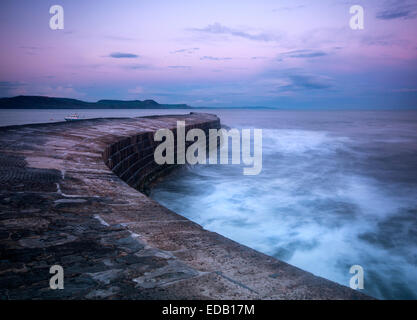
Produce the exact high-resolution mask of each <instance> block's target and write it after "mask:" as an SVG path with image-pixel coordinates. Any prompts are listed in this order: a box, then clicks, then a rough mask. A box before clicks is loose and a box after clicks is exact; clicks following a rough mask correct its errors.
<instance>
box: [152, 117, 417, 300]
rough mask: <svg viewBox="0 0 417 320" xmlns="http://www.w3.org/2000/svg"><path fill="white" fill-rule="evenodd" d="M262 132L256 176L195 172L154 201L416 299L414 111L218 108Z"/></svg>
mask: <svg viewBox="0 0 417 320" xmlns="http://www.w3.org/2000/svg"><path fill="white" fill-rule="evenodd" d="M216 113H217V114H218V115H219V116H220V117H221V120H222V123H223V124H225V125H227V126H229V127H233V128H261V129H263V170H262V172H261V174H259V175H258V176H244V175H243V173H242V168H243V165H242V166H239V165H196V166H193V167H191V166H188V167H186V168H183V169H180V170H178V171H176V172H174V173H173V174H172V175H170V176H168V177H166V178H164V179H163V180H162V181H161V182H160V183H158V184H157V185H156V186H155V188H154V189H153V191H152V194H151V197H152V198H154V199H155V200H157V201H159V202H160V203H161V204H163V205H165V206H166V207H168V208H170V209H172V210H174V211H175V212H177V213H179V214H182V215H184V216H185V217H187V218H189V219H191V220H193V221H195V222H197V223H199V224H200V225H202V226H203V227H204V228H206V229H208V230H210V231H214V232H217V233H219V234H222V235H224V236H226V237H228V238H231V239H233V240H235V241H237V242H239V243H242V244H244V245H247V246H249V247H251V248H254V249H256V250H259V251H261V252H263V253H266V254H268V255H271V256H273V257H276V258H278V259H281V260H283V261H286V262H288V263H290V264H292V265H295V266H297V267H299V268H302V269H304V270H307V271H309V272H312V273H314V274H315V275H318V276H322V277H324V278H327V279H330V280H333V281H336V282H338V283H340V284H343V285H346V286H349V280H350V278H351V277H352V275H351V274H350V273H349V269H350V267H351V266H352V265H360V266H362V267H363V269H364V274H365V278H364V280H365V283H364V286H365V289H364V292H365V293H367V294H369V295H371V296H373V297H377V298H385V299H388V298H390V299H402V298H405V299H411V298H413V299H415V298H417V113H416V112H411V111H401V112H391V111H378V112H375V111H358V112H356V111H349V112H343V111H328V112H323V111H316V112H314V111H313V112H306V111H249V110H240V111H226V110H223V111H218V112H216Z"/></svg>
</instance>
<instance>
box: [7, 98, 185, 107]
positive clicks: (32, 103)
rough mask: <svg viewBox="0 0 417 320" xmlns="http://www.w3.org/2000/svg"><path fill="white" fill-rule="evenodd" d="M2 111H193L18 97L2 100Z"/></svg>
mask: <svg viewBox="0 0 417 320" xmlns="http://www.w3.org/2000/svg"><path fill="white" fill-rule="evenodd" d="M0 109H191V106H189V105H187V104H159V103H158V102H156V101H154V100H143V101H141V100H130V101H126V100H99V101H97V102H86V101H82V100H77V99H68V98H53V97H45V96H17V97H12V98H0Z"/></svg>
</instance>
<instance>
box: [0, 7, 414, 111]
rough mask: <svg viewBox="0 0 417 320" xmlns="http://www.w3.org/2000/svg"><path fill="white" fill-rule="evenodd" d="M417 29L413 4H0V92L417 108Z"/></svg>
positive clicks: (204, 103)
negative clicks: (57, 15)
mask: <svg viewBox="0 0 417 320" xmlns="http://www.w3.org/2000/svg"><path fill="white" fill-rule="evenodd" d="M52 5H61V6H62V7H63V9H64V29H62V30H52V29H51V28H50V26H49V21H50V19H51V17H52V16H53V15H52V14H50V13H49V9H50V7H51V6H52ZM352 5H361V6H362V7H363V9H364V29H362V30H352V29H351V27H350V24H349V21H350V19H351V17H352V14H351V13H350V12H349V9H350V7H351V6H352ZM416 35H417V1H416V0H413V1H410V0H402V1H398V0H396V1H395V0H356V1H346V0H317V1H311V0H251V1H249V0H239V1H235V0H227V1H226V0H209V1H208V0H200V1H195V0H194V1H193V0H153V1H150V0H118V1H109V0H88V1H85V0H54V1H45V0H36V1H29V0H2V1H1V2H0V41H1V42H0V43H1V50H0V97H10V96H16V95H47V96H53V97H69V98H77V99H82V100H86V101H96V100H100V99H122V100H136V99H139V100H145V99H154V100H156V101H158V102H160V103H187V104H189V105H192V106H195V107H247V106H265V107H275V108H289V109H297V108H301V109H320V108H325V109H329V108H330V109H368V108H371V109H374V108H376V109H404V108H415V109H417V37H416Z"/></svg>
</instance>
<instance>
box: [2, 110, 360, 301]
mask: <svg viewBox="0 0 417 320" xmlns="http://www.w3.org/2000/svg"><path fill="white" fill-rule="evenodd" d="M177 121H185V124H186V126H187V129H190V128H202V129H204V130H208V129H209V128H217V127H218V126H219V125H220V122H219V118H218V117H216V116H215V115H210V114H202V113H192V114H187V115H175V116H174V115H173V116H169V115H165V116H154V117H144V118H115V119H90V120H82V121H77V122H72V123H65V122H60V123H49V124H36V125H35V124H34V125H24V126H12V127H0V299H367V298H368V297H367V296H365V295H363V294H361V293H359V292H357V291H354V290H352V289H350V288H348V287H345V286H341V285H339V284H336V283H334V282H331V281H328V280H326V279H323V278H320V277H316V276H314V275H313V274H311V273H308V272H305V271H303V270H300V269H298V268H296V267H294V266H291V265H289V264H287V263H285V262H282V261H279V260H276V259H274V258H272V257H270V256H267V255H265V254H262V253H260V252H257V251H255V250H252V249H250V248H248V247H246V246H243V245H241V244H239V243H236V242H234V241H232V240H230V239H227V238H225V237H223V236H221V235H219V234H217V233H214V232H210V231H208V230H205V229H203V228H202V227H201V226H199V225H198V224H196V223H194V222H192V221H190V220H188V219H186V218H184V217H183V216H181V212H178V213H176V212H172V211H171V210H168V209H167V208H165V207H163V206H161V205H160V204H159V203H157V202H155V201H153V200H152V199H150V198H148V197H147V196H146V195H145V194H143V193H141V192H139V191H138V190H145V191H146V188H147V187H146V186H147V185H148V184H149V182H150V181H152V180H153V179H154V178H155V177H156V176H158V175H159V174H164V173H166V172H165V170H168V169H169V168H168V167H159V166H156V164H155V163H154V162H153V150H154V148H155V146H156V144H155V143H154V142H153V134H154V132H156V131H157V130H158V129H163V128H172V129H174V128H175V127H176V122H177ZM53 265H60V266H61V267H62V268H63V270H64V289H62V290H60V289H57V290H53V289H51V288H50V286H49V281H50V278H51V276H52V275H51V274H50V268H51V266H53Z"/></svg>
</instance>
